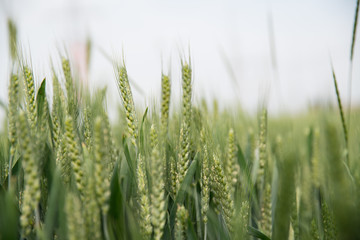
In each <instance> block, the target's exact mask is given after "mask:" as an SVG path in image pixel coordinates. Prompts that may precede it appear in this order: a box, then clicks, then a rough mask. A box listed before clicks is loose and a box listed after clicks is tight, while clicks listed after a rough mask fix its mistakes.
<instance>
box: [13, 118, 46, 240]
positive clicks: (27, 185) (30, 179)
mask: <svg viewBox="0 0 360 240" xmlns="http://www.w3.org/2000/svg"><path fill="white" fill-rule="evenodd" d="M17 129H18V138H19V141H20V147H21V149H22V154H23V158H22V167H23V169H24V193H23V201H22V206H21V216H20V225H21V228H22V230H23V232H22V234H23V236H24V237H26V236H29V234H30V233H31V228H32V226H31V222H32V214H33V212H34V211H35V210H36V211H37V206H38V203H39V201H40V197H41V191H40V181H39V179H38V177H37V176H38V175H39V170H38V164H37V162H36V160H35V156H34V152H33V145H32V142H31V138H30V135H31V134H30V129H29V126H28V124H27V120H26V117H25V114H24V113H23V112H21V113H20V114H19V122H18V127H17ZM36 220H37V224H38V221H39V219H36Z"/></svg>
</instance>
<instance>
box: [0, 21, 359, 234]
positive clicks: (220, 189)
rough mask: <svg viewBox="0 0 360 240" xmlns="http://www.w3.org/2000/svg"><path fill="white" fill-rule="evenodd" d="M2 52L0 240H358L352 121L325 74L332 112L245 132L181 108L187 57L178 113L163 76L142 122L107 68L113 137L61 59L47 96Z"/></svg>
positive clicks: (232, 117)
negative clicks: (8, 67) (116, 105)
mask: <svg viewBox="0 0 360 240" xmlns="http://www.w3.org/2000/svg"><path fill="white" fill-rule="evenodd" d="M9 23H10V25H11V22H9ZM10 29H11V27H10ZM10 35H11V34H10ZM10 42H11V43H13V42H14V41H10ZM10 47H11V49H12V53H13V54H12V56H13V71H12V74H11V76H10V77H9V91H8V92H9V95H8V105H7V107H6V111H7V125H6V127H5V128H4V129H3V131H2V132H1V133H0V239H1V240H5V239H19V238H20V239H105V240H110V239H281V240H282V239H325V240H327V239H359V238H360V191H359V189H360V165H359V164H360V158H359V156H360V150H359V144H360V130H359V127H358V126H356V124H355V123H356V121H359V120H360V114H359V111H356V110H354V111H353V114H352V115H351V116H352V120H353V122H355V123H354V124H353V129H354V131H347V130H348V126H346V121H345V120H346V119H345V116H344V113H343V108H342V105H341V99H340V95H339V91H338V86H337V83H336V78H335V74H334V83H335V89H336V94H337V96H338V109H332V108H330V109H327V108H324V109H320V110H316V111H310V112H309V113H307V114H306V115H299V116H296V117H295V118H291V117H282V118H273V119H272V118H268V114H267V111H266V109H265V108H264V109H262V110H261V112H260V114H259V118H258V119H259V121H256V118H253V117H251V116H248V115H246V114H244V113H243V112H242V111H241V110H239V109H234V108H230V109H232V110H230V109H229V108H225V109H224V110H221V111H220V110H219V109H218V108H217V104H214V106H213V107H212V108H211V109H210V107H208V105H207V104H206V102H201V104H199V105H198V106H196V105H195V104H193V100H192V95H193V94H192V69H191V63H190V61H188V60H185V59H184V60H183V61H182V62H181V70H182V71H181V73H182V74H181V79H182V99H181V107H180V108H179V111H176V110H175V111H172V112H174V113H172V114H170V112H169V110H170V106H171V104H170V99H171V98H170V96H171V78H170V75H166V74H162V75H161V90H162V91H161V105H160V109H157V108H156V107H154V108H152V110H151V111H148V109H146V110H145V111H144V112H141V114H140V112H139V109H137V108H135V105H134V100H133V95H132V91H131V85H130V83H129V78H128V73H127V69H126V66H125V63H122V64H117V65H116V67H115V73H116V74H115V75H116V76H115V77H116V84H117V86H118V88H119V93H120V94H119V95H120V98H121V102H122V107H121V109H120V111H119V115H118V118H117V121H116V123H115V124H113V125H111V124H110V121H109V116H108V112H107V109H106V101H105V96H106V95H105V92H106V91H105V90H103V89H101V90H98V91H96V92H94V93H92V94H91V93H90V91H89V89H87V88H85V87H84V86H80V85H79V84H78V81H76V80H75V78H74V75H73V73H72V69H71V64H70V62H69V60H68V59H66V58H62V72H61V74H56V73H55V71H54V74H53V77H52V79H51V82H52V89H53V90H52V94H47V93H46V90H45V89H46V84H47V83H48V82H49V80H48V79H44V80H43V81H41V82H40V81H38V80H36V79H35V78H34V74H33V71H32V68H31V67H30V66H29V65H28V64H26V61H21V60H19V59H18V58H16V57H15V56H17V55H18V54H16V45H15V44H11V46H10ZM49 96H51V97H52V100H51V101H49V99H48V98H49ZM50 102H51V103H52V104H50ZM335 110H340V116H341V118H339V114H338V113H337V112H336V111H335ZM342 136H343V137H342Z"/></svg>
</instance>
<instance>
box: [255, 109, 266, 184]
mask: <svg viewBox="0 0 360 240" xmlns="http://www.w3.org/2000/svg"><path fill="white" fill-rule="evenodd" d="M266 136H267V111H266V109H264V110H263V113H262V115H261V120H260V136H259V170H258V175H257V183H258V184H259V187H260V188H262V187H263V186H262V184H263V182H264V171H265V165H266V164H267V153H266V148H267V147H266V145H267V143H266Z"/></svg>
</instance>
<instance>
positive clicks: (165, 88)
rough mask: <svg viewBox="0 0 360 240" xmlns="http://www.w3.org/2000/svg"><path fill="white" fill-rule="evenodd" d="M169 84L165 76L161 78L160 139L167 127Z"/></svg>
mask: <svg viewBox="0 0 360 240" xmlns="http://www.w3.org/2000/svg"><path fill="white" fill-rule="evenodd" d="M170 94H171V82H170V78H169V76H167V75H164V74H163V75H162V77H161V137H165V136H166V133H167V131H168V125H169V109H170Z"/></svg>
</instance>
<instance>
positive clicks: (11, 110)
mask: <svg viewBox="0 0 360 240" xmlns="http://www.w3.org/2000/svg"><path fill="white" fill-rule="evenodd" d="M8 96H9V106H8V124H9V130H8V131H9V133H8V134H9V141H10V161H9V179H11V171H12V160H13V157H14V155H15V149H16V146H15V145H16V122H17V115H18V113H17V111H18V104H19V79H18V76H17V75H15V74H13V75H12V76H11V78H10V84H9V95H8ZM9 186H10V181H9Z"/></svg>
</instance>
